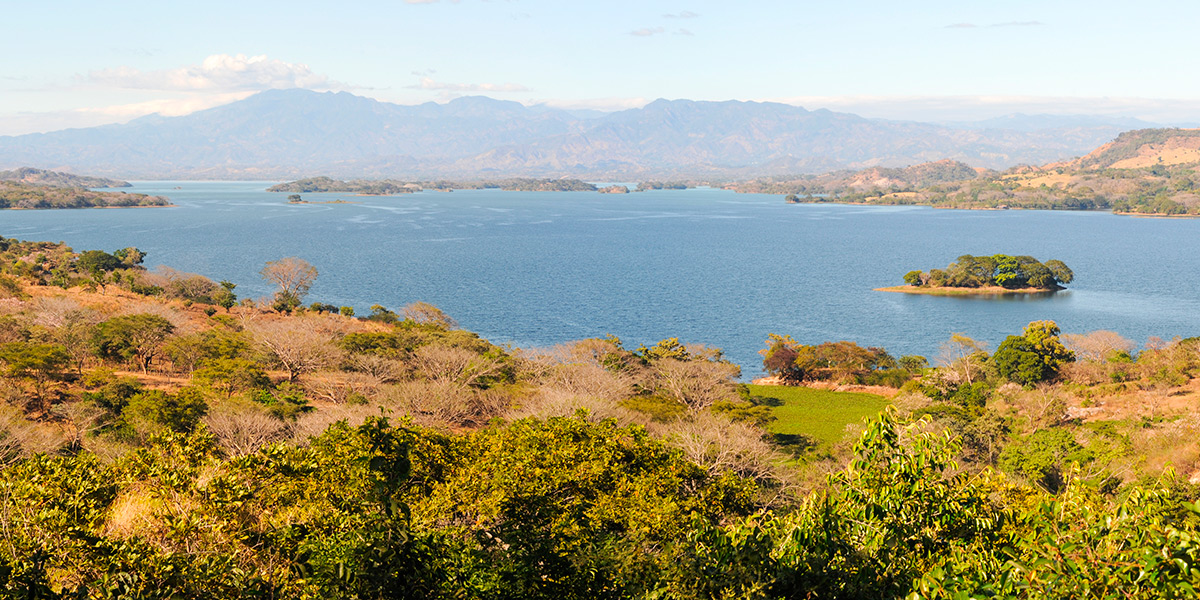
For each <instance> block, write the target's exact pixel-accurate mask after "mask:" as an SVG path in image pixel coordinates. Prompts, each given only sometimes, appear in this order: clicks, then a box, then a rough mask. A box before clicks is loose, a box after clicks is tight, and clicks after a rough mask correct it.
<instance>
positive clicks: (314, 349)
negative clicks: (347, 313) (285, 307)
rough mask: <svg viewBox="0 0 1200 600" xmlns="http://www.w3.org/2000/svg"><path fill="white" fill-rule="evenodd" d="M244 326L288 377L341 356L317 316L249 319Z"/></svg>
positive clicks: (290, 378) (332, 362)
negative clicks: (311, 317)
mask: <svg viewBox="0 0 1200 600" xmlns="http://www.w3.org/2000/svg"><path fill="white" fill-rule="evenodd" d="M246 329H247V331H249V332H250V336H251V337H252V338H253V339H254V342H255V343H256V344H257V345H258V347H259V348H260V349H261V350H262V351H263V353H264V354H266V355H267V356H268V357H269V358H270V359H271V360H272V361H273V362H274V363H275V364H277V365H279V366H280V367H282V368H283V369H284V370H285V371H287V373H288V381H295V380H296V379H297V378H298V377H300V376H301V375H303V374H305V373H311V372H313V371H316V370H318V369H321V368H323V367H326V366H329V365H331V364H334V363H335V362H337V360H338V358H340V356H341V351H340V350H338V349H337V348H336V347H335V346H334V345H333V340H332V339H331V336H330V335H329V334H328V333H326V332H325V331H324V330H323V328H322V327H321V324H320V323H319V322H318V321H317V320H316V319H307V318H293V319H286V320H282V321H265V322H262V321H252V322H248V323H247V327H246Z"/></svg>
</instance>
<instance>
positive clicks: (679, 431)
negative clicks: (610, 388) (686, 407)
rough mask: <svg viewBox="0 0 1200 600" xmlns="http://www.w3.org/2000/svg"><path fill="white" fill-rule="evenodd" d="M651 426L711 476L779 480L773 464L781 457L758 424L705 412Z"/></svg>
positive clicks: (781, 459)
mask: <svg viewBox="0 0 1200 600" xmlns="http://www.w3.org/2000/svg"><path fill="white" fill-rule="evenodd" d="M651 429H652V430H653V431H654V432H655V433H658V434H659V435H661V436H663V437H664V438H665V439H666V440H667V442H668V443H670V444H671V445H673V446H676V447H678V448H679V449H680V450H682V451H683V454H684V456H686V457H687V458H688V459H690V460H691V461H693V462H695V463H696V464H699V465H701V466H703V467H704V468H705V469H707V470H708V472H709V473H712V474H714V475H715V474H719V473H724V472H733V473H737V474H738V475H741V476H743V477H750V478H752V479H755V480H757V481H760V482H768V481H776V482H778V481H781V480H782V477H781V475H780V473H779V471H778V469H777V467H776V465H778V464H780V463H782V462H783V457H782V455H780V454H779V453H778V452H776V451H775V450H774V448H772V447H771V445H770V444H769V443H767V441H766V440H765V439H763V432H762V430H761V429H758V428H757V427H753V426H750V425H746V424H744V423H735V422H733V421H730V420H729V419H728V418H726V417H724V416H721V415H716V414H713V413H711V412H707V411H706V412H698V413H694V414H692V415H690V416H689V417H688V418H686V419H680V420H678V421H674V422H671V423H667V424H657V423H656V424H652V425H651Z"/></svg>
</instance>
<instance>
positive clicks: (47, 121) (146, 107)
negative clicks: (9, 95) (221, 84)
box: [0, 91, 255, 135]
mask: <svg viewBox="0 0 1200 600" xmlns="http://www.w3.org/2000/svg"><path fill="white" fill-rule="evenodd" d="M254 93H255V92H253V91H249V92H229V93H225V94H208V95H195V94H193V95H190V96H189V97H186V98H168V99H160V100H149V101H146V102H135V103H131V104H116V105H110V106H94V107H86V108H75V109H67V110H55V111H44V112H32V111H23V112H19V113H15V114H9V115H0V135H21V134H24V133H39V132H45V131H57V130H59V129H67V128H70V127H94V126H96V125H107V124H110V123H124V122H126V121H129V120H130V119H135V118H137V117H144V116H146V115H150V114H154V113H158V114H160V115H162V116H164V117H175V116H180V115H187V114H191V113H193V112H196V111H198V110H204V109H206V108H213V107H215V106H220V105H222V104H228V103H230V102H234V101H237V100H241V99H243V98H246V97H247V96H250V95H252V94H254Z"/></svg>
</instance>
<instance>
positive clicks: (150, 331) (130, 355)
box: [92, 313, 175, 373]
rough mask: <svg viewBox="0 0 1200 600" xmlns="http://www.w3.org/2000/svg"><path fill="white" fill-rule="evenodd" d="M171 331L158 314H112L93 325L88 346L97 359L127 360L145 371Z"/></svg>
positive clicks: (171, 327) (171, 328)
mask: <svg viewBox="0 0 1200 600" xmlns="http://www.w3.org/2000/svg"><path fill="white" fill-rule="evenodd" d="M174 331H175V326H174V325H172V324H171V322H170V321H168V320H166V319H165V318H163V317H161V316H159V315H152V314H147V313H142V314H136V315H125V316H120V317H113V318H111V319H109V320H107V321H103V322H101V323H100V324H98V325H96V330H95V334H94V335H93V338H92V345H93V348H95V350H96V354H97V355H98V356H100V357H101V358H108V359H120V360H126V361H131V362H133V363H135V364H137V365H138V366H139V367H141V369H142V372H143V373H147V372H149V370H150V365H151V364H152V363H153V362H154V359H155V357H157V356H158V354H159V352H160V351H161V350H162V347H163V344H164V343H165V342H166V341H167V338H169V337H170V335H171V334H172V333H173V332H174Z"/></svg>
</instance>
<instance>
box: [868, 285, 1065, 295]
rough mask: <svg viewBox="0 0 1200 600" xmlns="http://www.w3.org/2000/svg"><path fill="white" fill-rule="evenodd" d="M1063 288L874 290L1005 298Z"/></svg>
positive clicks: (901, 286) (898, 288)
mask: <svg viewBox="0 0 1200 600" xmlns="http://www.w3.org/2000/svg"><path fill="white" fill-rule="evenodd" d="M1065 289H1067V288H1064V287H1055V288H1049V289H1047V288H1013V289H1010V288H1006V287H1000V286H987V287H978V288H966V287H945V286H942V287H926V286H914V285H896V286H891V287H881V288H875V289H874V290H873V291H876V292H893V293H898V294H918V295H923V296H1007V295H1019V294H1053V293H1055V292H1059V291H1062V290H1065Z"/></svg>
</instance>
